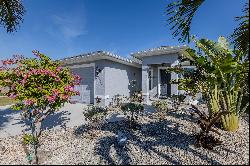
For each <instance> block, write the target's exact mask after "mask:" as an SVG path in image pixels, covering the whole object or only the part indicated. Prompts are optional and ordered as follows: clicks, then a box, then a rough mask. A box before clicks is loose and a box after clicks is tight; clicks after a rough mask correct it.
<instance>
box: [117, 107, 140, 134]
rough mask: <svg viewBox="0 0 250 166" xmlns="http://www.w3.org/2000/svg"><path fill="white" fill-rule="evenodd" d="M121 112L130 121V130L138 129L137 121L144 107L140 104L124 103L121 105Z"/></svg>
mask: <svg viewBox="0 0 250 166" xmlns="http://www.w3.org/2000/svg"><path fill="white" fill-rule="evenodd" d="M121 110H122V111H123V112H124V114H125V115H127V118H128V120H129V121H130V128H132V129H136V128H137V126H138V125H137V124H136V122H135V119H138V116H139V114H140V113H141V112H142V111H143V110H144V106H143V105H142V104H140V103H123V104H122V105H121Z"/></svg>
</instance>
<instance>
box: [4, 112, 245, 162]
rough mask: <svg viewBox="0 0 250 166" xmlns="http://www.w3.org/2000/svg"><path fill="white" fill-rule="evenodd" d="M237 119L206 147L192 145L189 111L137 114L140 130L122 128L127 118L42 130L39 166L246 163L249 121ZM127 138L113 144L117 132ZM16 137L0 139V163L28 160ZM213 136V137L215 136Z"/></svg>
mask: <svg viewBox="0 0 250 166" xmlns="http://www.w3.org/2000/svg"><path fill="white" fill-rule="evenodd" d="M248 118H249V117H248V116H245V117H243V118H242V121H241V126H240V128H239V130H238V131H237V132H235V133H229V132H226V131H222V130H220V129H218V130H219V131H220V132H221V133H222V135H221V136H219V138H220V140H222V141H223V144H222V145H220V146H217V147H215V148H214V150H206V149H204V148H202V147H196V145H195V143H196V141H195V137H194V134H196V133H198V131H199V128H198V126H197V124H196V123H194V122H195V120H196V117H194V116H191V115H190V113H189V111H177V112H168V113H167V115H166V117H165V119H164V120H162V121H159V118H158V117H157V114H156V113H155V114H151V115H150V116H142V117H140V119H139V120H138V122H139V123H140V124H141V129H140V130H128V128H127V126H128V124H127V122H126V121H120V122H110V123H107V124H104V125H103V126H102V127H101V129H100V130H95V131H89V130H87V128H86V126H78V127H74V128H66V129H57V130H55V129H50V130H47V131H44V132H43V133H42V135H41V138H40V147H39V153H40V155H39V156H40V163H39V164H102V165H104V164H123V165H124V164H132V165H139V164H157V165H159V164H178V165H179V164H183V165H184V164H201V165H203V164H213V165H217V164H223V165H224V164H227V165H229V164H233V165H236V164H237V165H239V164H240V165H242V164H246V165H248V164H249V120H248ZM118 131H121V132H123V133H124V134H125V135H126V136H127V138H128V142H127V144H126V146H125V147H120V146H119V145H118V144H117V141H116V140H117V139H116V136H117V133H118ZM21 137H22V136H21V135H19V136H15V137H9V138H1V139H0V153H1V155H0V164H28V162H27V160H26V156H25V152H24V150H23V147H22V144H21ZM217 137H218V136H217Z"/></svg>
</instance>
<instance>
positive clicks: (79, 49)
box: [0, 0, 247, 59]
mask: <svg viewBox="0 0 250 166" xmlns="http://www.w3.org/2000/svg"><path fill="white" fill-rule="evenodd" d="M171 1H172V0H23V4H24V6H25V8H26V11H27V12H26V14H25V16H24V22H23V23H22V24H21V26H20V29H18V31H17V32H15V33H12V34H7V33H6V30H5V29H3V27H0V59H4V58H8V57H10V56H12V55H13V54H22V55H25V56H27V57H32V52H31V51H32V50H39V51H40V52H42V53H44V54H46V55H48V56H49V57H51V58H52V59H60V58H64V57H68V56H74V55H79V54H81V53H87V52H91V51H97V50H104V51H110V52H113V53H115V54H118V55H121V56H124V57H127V56H129V54H130V53H131V52H137V51H141V50H145V49H149V48H154V47H159V46H163V45H170V46H175V45H182V43H179V42H178V40H177V38H175V39H173V37H172V35H171V31H170V30H169V29H170V27H169V26H168V25H167V23H166V19H167V17H166V16H165V15H164V11H165V7H166V6H167V4H169V2H171ZM245 2H247V1H246V0H216V1H215V0H207V1H206V2H205V3H204V4H203V5H202V6H201V8H200V10H198V12H197V14H196V16H195V18H194V20H193V24H192V29H191V33H192V34H196V35H197V36H198V37H199V38H202V37H206V38H209V39H213V40H216V39H217V38H218V37H219V36H220V35H223V36H229V35H230V34H231V33H232V32H233V29H234V28H235V27H236V25H237V24H238V23H237V22H235V21H234V17H235V16H239V15H241V9H242V7H243V5H244V3H245Z"/></svg>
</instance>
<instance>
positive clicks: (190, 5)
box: [166, 0, 249, 54]
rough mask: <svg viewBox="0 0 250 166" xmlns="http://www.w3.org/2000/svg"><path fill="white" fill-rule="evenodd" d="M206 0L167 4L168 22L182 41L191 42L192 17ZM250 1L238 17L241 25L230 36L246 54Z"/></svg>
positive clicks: (180, 0) (181, 0)
mask: <svg viewBox="0 0 250 166" xmlns="http://www.w3.org/2000/svg"><path fill="white" fill-rule="evenodd" d="M204 1H205V0H177V1H176V2H173V3H170V4H169V5H168V6H167V9H166V14H167V15H168V16H169V18H168V19H167V22H168V23H169V24H170V25H171V26H172V27H171V30H173V36H174V37H177V36H179V38H178V40H179V41H181V42H185V41H188V43H189V42H190V36H191V35H190V27H191V23H192V19H193V17H194V14H195V13H196V11H197V9H198V8H199V7H200V6H201V5H202V4H203V3H204ZM248 6H249V3H248V2H247V3H246V4H245V6H244V8H243V12H244V15H243V16H240V17H236V20H238V21H241V23H240V24H239V26H238V27H237V28H235V29H234V33H233V34H232V35H231V36H230V38H231V39H232V43H233V44H234V45H235V47H236V48H237V49H239V50H242V51H243V52H244V53H245V54H247V53H248V49H249V30H248V28H249V7H248Z"/></svg>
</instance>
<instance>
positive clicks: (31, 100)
mask: <svg viewBox="0 0 250 166" xmlns="http://www.w3.org/2000/svg"><path fill="white" fill-rule="evenodd" d="M33 103H34V100H33V99H28V100H25V101H24V104H25V105H32V104H33Z"/></svg>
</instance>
